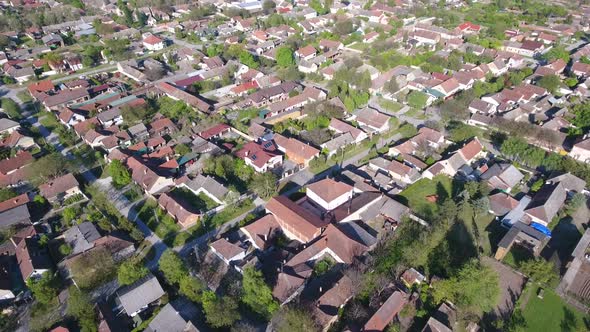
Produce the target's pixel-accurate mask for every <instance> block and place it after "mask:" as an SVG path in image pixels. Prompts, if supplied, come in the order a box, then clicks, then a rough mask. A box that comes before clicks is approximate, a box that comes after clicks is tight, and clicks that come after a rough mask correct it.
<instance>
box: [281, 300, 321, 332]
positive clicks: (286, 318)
mask: <svg viewBox="0 0 590 332" xmlns="http://www.w3.org/2000/svg"><path fill="white" fill-rule="evenodd" d="M311 317H312V315H311V314H310V313H309V312H307V311H305V310H303V309H299V308H294V307H290V306H285V307H282V308H281V310H279V311H277V312H276V313H275V315H274V316H273V318H272V323H273V326H274V327H275V331H276V332H313V331H318V330H319V329H318V328H317V326H316V325H315V323H314V321H313V319H312V318H311Z"/></svg>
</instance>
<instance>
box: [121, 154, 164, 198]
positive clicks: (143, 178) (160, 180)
mask: <svg viewBox="0 0 590 332" xmlns="http://www.w3.org/2000/svg"><path fill="white" fill-rule="evenodd" d="M126 163H127V167H128V168H129V170H130V171H131V179H132V180H133V181H134V182H135V183H137V184H138V185H139V186H140V187H141V188H142V189H143V190H145V191H146V192H147V193H149V194H155V193H157V192H161V191H164V190H165V189H166V188H168V187H172V186H174V181H173V180H172V179H170V178H166V177H163V176H160V175H158V173H156V172H154V171H153V170H152V169H150V168H149V167H148V166H146V165H144V164H143V163H141V162H140V161H139V160H138V159H137V157H129V158H128V159H127V162H126Z"/></svg>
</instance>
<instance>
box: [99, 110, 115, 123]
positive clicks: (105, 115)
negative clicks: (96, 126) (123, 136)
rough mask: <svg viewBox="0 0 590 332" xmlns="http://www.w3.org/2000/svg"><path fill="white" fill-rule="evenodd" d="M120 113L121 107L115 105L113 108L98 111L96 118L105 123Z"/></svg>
mask: <svg viewBox="0 0 590 332" xmlns="http://www.w3.org/2000/svg"><path fill="white" fill-rule="evenodd" d="M120 115H121V109H120V108H118V107H115V108H111V109H110V110H107V111H104V112H100V113H98V115H97V116H96V118H97V119H98V120H99V121H100V122H102V123H105V122H107V121H111V120H113V119H115V118H116V117H118V116H120Z"/></svg>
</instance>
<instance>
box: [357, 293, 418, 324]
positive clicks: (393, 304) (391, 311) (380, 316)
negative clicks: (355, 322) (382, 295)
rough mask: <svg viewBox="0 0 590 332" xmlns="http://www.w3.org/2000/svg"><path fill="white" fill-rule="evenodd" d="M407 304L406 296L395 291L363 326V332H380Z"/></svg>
mask: <svg viewBox="0 0 590 332" xmlns="http://www.w3.org/2000/svg"><path fill="white" fill-rule="evenodd" d="M406 303H407V299H406V294H404V293H402V292H400V291H395V292H393V294H391V296H390V297H389V298H388V299H387V301H385V303H383V305H382V306H381V307H380V308H379V310H377V312H376V313H375V314H374V315H373V316H372V317H371V318H370V319H369V321H368V322H367V323H366V324H365V326H364V328H363V331H364V332H381V331H383V330H384V329H385V327H387V325H388V324H389V323H391V321H392V320H393V319H394V318H395V316H396V315H397V314H398V313H399V312H400V311H401V310H402V308H403V307H404V305H405V304H406Z"/></svg>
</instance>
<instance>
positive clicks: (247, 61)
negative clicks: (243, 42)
mask: <svg viewBox="0 0 590 332" xmlns="http://www.w3.org/2000/svg"><path fill="white" fill-rule="evenodd" d="M240 62H241V63H242V64H244V65H246V66H248V67H250V68H252V69H257V68H258V67H259V66H260V64H259V63H258V61H256V58H254V56H253V55H252V54H251V53H250V52H248V51H246V50H243V52H241V53H240Z"/></svg>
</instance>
